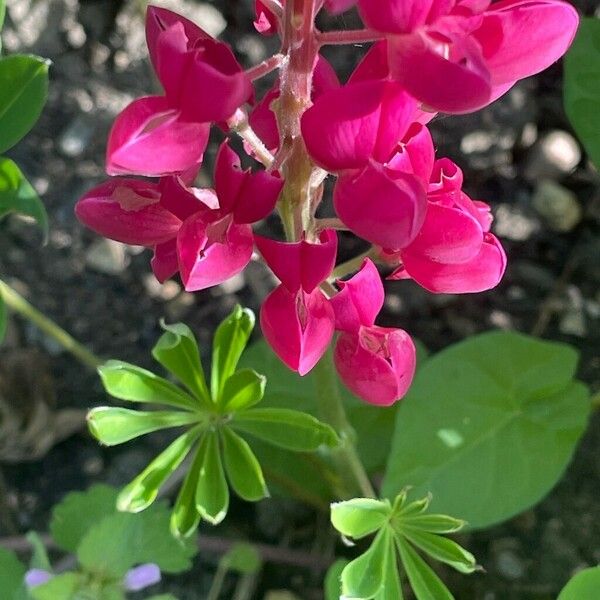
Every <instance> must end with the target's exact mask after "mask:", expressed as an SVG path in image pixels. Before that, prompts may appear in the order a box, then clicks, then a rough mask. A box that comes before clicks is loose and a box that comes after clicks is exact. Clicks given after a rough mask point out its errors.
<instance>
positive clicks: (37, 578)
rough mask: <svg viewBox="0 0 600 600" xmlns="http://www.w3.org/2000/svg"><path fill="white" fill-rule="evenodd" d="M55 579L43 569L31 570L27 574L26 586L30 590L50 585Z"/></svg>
mask: <svg viewBox="0 0 600 600" xmlns="http://www.w3.org/2000/svg"><path fill="white" fill-rule="evenodd" d="M53 577H54V575H52V573H49V572H48V571H44V570H43V569H30V570H29V571H27V573H25V585H26V586H27V589H29V590H30V589H32V588H34V587H37V586H38V585H43V584H44V583H48V582H49V581H50V580H51V579H52V578H53Z"/></svg>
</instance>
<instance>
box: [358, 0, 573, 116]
mask: <svg viewBox="0 0 600 600" xmlns="http://www.w3.org/2000/svg"><path fill="white" fill-rule="evenodd" d="M358 3H359V9H360V12H361V15H362V17H363V20H364V22H365V24H366V25H367V26H368V27H371V28H373V29H376V30H378V31H381V32H383V33H386V34H387V36H386V37H387V41H388V44H387V50H388V56H387V59H388V66H389V71H390V75H391V77H392V78H393V79H395V80H396V81H398V82H399V83H400V84H402V85H403V86H404V87H405V88H406V89H407V90H408V92H409V93H411V94H412V95H413V96H414V97H415V98H417V99H418V100H420V101H422V102H423V103H424V104H425V105H427V106H429V107H432V108H434V109H437V110H442V111H444V112H451V113H461V112H469V111H473V110H476V109H478V108H481V107H483V106H485V105H487V104H489V103H490V102H491V101H493V100H495V99H496V98H498V97H499V96H500V95H502V94H503V93H504V92H506V91H507V90H508V89H510V87H511V86H512V85H514V83H516V81H518V80H519V79H523V78H524V77H529V76H530V75H534V74H536V73H539V72H540V71H542V70H544V69H545V68H547V67H548V66H550V65H551V64H552V63H553V62H555V61H556V60H558V59H559V58H560V57H561V56H562V55H563V54H564V53H565V52H566V50H567V49H568V47H569V45H570V44H571V42H572V40H573V37H574V35H575V32H576V30H577V25H578V22H579V17H578V15H577V12H576V10H575V9H574V8H573V7H572V6H571V5H569V4H567V3H566V2H561V1H559V0H503V1H501V2H495V3H492V4H490V2H489V1H488V0H476V1H474V0H359V2H358ZM381 69H382V70H383V69H384V67H383V66H381ZM444 82H451V83H448V84H446V83H444Z"/></svg>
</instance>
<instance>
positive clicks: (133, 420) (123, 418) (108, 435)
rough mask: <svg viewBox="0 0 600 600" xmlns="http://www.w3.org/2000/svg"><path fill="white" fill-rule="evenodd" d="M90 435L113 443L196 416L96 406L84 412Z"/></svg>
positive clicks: (194, 419) (195, 419)
mask: <svg viewBox="0 0 600 600" xmlns="http://www.w3.org/2000/svg"><path fill="white" fill-rule="evenodd" d="M87 419H88V426H89V429H90V431H91V433H92V435H93V436H94V437H95V438H96V439H97V440H98V441H99V442H101V443H102V444H105V445H106V446H116V445H118V444H123V443H125V442H128V441H130V440H133V439H135V438H137V437H140V436H141V435H145V434H147V433H152V432H153V431H158V430H160V429H168V428H170V427H181V426H183V425H191V424H194V423H197V422H198V415H195V414H193V413H187V412H166V411H158V410H157V411H152V412H146V411H142V410H129V409H127V408H113V407H110V406H100V407H98V408H94V409H92V410H91V411H90V412H89V413H88V417H87Z"/></svg>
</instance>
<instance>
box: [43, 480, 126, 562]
mask: <svg viewBox="0 0 600 600" xmlns="http://www.w3.org/2000/svg"><path fill="white" fill-rule="evenodd" d="M116 503H117V490H115V489H114V488H111V487H109V486H107V485H93V486H92V487H91V488H89V489H88V490H87V491H85V492H71V493H70V494H67V495H66V496H65V497H64V498H63V500H62V501H61V502H60V503H59V504H57V505H56V506H55V507H54V509H53V510H52V519H51V521H50V533H51V534H52V538H53V539H54V541H55V542H56V543H57V544H58V546H59V547H60V548H62V549H63V550H64V551H65V552H75V551H76V550H77V546H78V545H79V542H80V541H81V540H82V539H83V537H84V535H85V534H86V533H87V531H88V530H89V529H90V528H91V527H92V526H93V525H95V524H96V523H98V522H99V521H101V520H102V519H103V518H104V517H107V516H109V515H112V514H114V513H115V512H116V510H117V508H116Z"/></svg>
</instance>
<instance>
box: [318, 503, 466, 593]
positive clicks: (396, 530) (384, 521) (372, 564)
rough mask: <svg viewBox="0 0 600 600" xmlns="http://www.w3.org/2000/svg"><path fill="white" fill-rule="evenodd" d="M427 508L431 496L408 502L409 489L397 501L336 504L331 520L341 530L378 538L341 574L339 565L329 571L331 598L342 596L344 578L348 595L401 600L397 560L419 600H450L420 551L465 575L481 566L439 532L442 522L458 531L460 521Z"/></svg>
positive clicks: (327, 589) (348, 533) (352, 534)
mask: <svg viewBox="0 0 600 600" xmlns="http://www.w3.org/2000/svg"><path fill="white" fill-rule="evenodd" d="M428 506H429V498H425V499H423V500H418V501H414V502H410V503H409V502H407V499H406V493H405V492H402V493H401V494H399V495H398V496H397V497H396V499H395V501H394V504H393V505H392V504H391V503H390V502H389V500H375V499H371V498H355V499H353V500H348V501H346V502H338V503H334V504H332V505H331V522H332V524H333V526H334V527H335V528H336V529H337V530H338V531H339V532H340V533H342V534H343V535H344V536H347V537H352V538H355V539H361V538H363V537H365V536H367V535H370V534H373V533H374V534H375V538H374V540H373V542H372V543H371V545H370V546H369V548H368V549H367V550H366V552H364V553H363V554H361V555H360V556H359V557H358V558H355V559H354V560H353V561H352V562H350V563H348V564H347V565H345V566H344V568H343V570H342V572H341V577H340V575H339V570H340V566H339V565H338V566H337V567H336V569H334V570H332V573H331V574H328V577H327V579H326V595H327V600H329V598H336V597H339V595H340V585H339V583H338V584H337V592H336V583H337V582H339V581H340V579H341V594H342V596H343V597H344V598H348V599H360V600H370V599H372V598H373V599H375V600H401V599H402V587H401V582H400V576H399V572H398V560H399V561H400V563H401V565H402V570H403V572H404V573H405V574H406V576H407V578H408V581H409V582H410V585H411V587H412V589H413V592H414V594H415V596H416V598H417V600H438V599H439V600H443V599H445V598H447V599H452V595H451V594H450V592H449V591H448V589H447V588H446V586H445V585H444V584H443V582H442V581H441V580H440V578H439V577H438V576H437V575H436V574H435V573H434V571H433V570H432V569H431V567H429V565H428V564H427V563H426V562H425V561H424V560H423V558H421V556H420V555H419V553H418V552H417V549H418V550H420V551H421V552H423V553H424V554H426V555H427V556H429V557H430V558H432V559H434V560H438V561H441V562H445V563H446V564H449V565H450V566H451V567H453V568H455V569H456V570H457V571H460V572H461V573H466V574H469V573H473V572H474V571H476V570H477V569H478V567H477V564H476V562H475V558H474V557H473V555H472V554H470V553H469V552H467V551H466V550H464V549H463V548H461V547H460V546H459V545H458V544H457V543H456V542H453V541H452V540H450V539H448V538H445V537H442V536H441V535H439V533H438V531H439V529H440V526H441V528H442V529H445V528H447V527H451V528H452V529H453V530H456V527H457V526H458V523H459V522H458V521H457V520H455V519H452V518H451V517H446V516H445V515H435V514H425V511H426V510H427V509H428ZM441 524H443V525H441ZM335 593H337V596H335Z"/></svg>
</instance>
